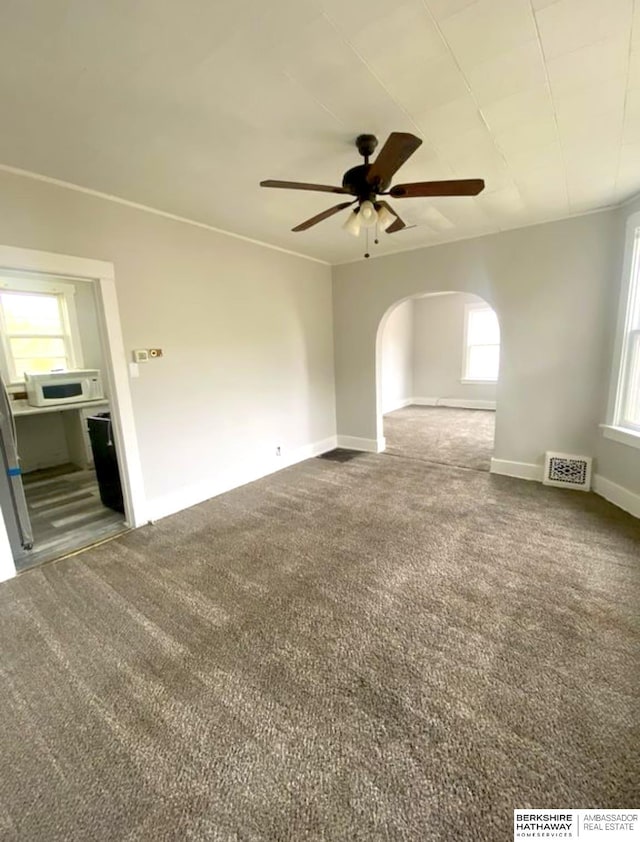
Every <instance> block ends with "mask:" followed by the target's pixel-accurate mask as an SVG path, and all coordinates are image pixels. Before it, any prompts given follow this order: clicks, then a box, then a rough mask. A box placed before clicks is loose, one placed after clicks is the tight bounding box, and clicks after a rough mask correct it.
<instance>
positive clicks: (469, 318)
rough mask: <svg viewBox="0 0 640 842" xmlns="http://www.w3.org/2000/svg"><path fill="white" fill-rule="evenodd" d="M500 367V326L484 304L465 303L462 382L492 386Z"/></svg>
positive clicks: (493, 314) (491, 311)
mask: <svg viewBox="0 0 640 842" xmlns="http://www.w3.org/2000/svg"><path fill="white" fill-rule="evenodd" d="M499 366H500V326H499V325H498V317H497V316H496V314H495V312H494V310H492V309H491V307H489V305H488V304H468V305H467V307H466V313H465V331H464V355H463V367H462V381H463V382H470V383H495V381H496V380H497V379H498V368H499Z"/></svg>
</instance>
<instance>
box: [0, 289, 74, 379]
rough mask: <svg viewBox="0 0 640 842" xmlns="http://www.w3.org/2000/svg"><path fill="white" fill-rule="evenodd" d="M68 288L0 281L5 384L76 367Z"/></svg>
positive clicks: (72, 315) (71, 304)
mask: <svg viewBox="0 0 640 842" xmlns="http://www.w3.org/2000/svg"><path fill="white" fill-rule="evenodd" d="M74 291H75V290H74V287H73V286H72V285H71V284H62V283H58V282H57V281H44V280H41V279H39V280H35V279H25V278H0V332H1V334H2V352H3V353H2V357H3V359H2V360H1V362H2V369H3V372H2V373H3V377H4V379H5V382H7V383H21V382H23V381H24V372H25V371H52V370H53V369H65V368H76V367H78V366H81V365H82V360H81V358H80V348H79V342H78V330H77V326H76V316H75V308H74V301H73V293H74Z"/></svg>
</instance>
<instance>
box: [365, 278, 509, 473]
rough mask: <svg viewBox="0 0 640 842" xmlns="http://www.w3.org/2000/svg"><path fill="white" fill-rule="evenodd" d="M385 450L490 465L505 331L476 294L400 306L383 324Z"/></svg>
mask: <svg viewBox="0 0 640 842" xmlns="http://www.w3.org/2000/svg"><path fill="white" fill-rule="evenodd" d="M380 331H381V335H380V339H379V341H380V345H381V348H380V354H381V366H382V372H381V390H382V412H383V415H384V437H385V453H389V454H392V455H399V456H405V457H412V458H414V459H422V460H424V461H426V462H438V463H441V464H444V465H455V466H458V467H467V468H472V469H475V470H479V471H488V470H490V468H491V456H492V454H493V439H494V435H495V411H496V390H497V383H498V374H499V369H500V326H499V324H498V318H497V316H496V313H495V311H494V310H493V309H492V308H491V307H490V306H489V304H487V302H486V301H483V300H482V299H481V298H479V297H478V296H476V295H464V294H462V293H456V292H450V293H436V294H433V295H426V296H422V297H419V298H409V299H407V300H406V301H404V302H402V303H401V304H398V305H397V306H396V307H395V308H394V309H393V310H392V311H391V312H390V313H389V314H388V317H387V318H386V319H385V320H384V321H383V322H382V324H381V326H380Z"/></svg>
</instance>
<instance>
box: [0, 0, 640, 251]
mask: <svg viewBox="0 0 640 842" xmlns="http://www.w3.org/2000/svg"><path fill="white" fill-rule="evenodd" d="M0 115H1V117H0V119H1V121H2V129H1V131H0V163H2V164H5V165H9V166H13V167H19V168H22V169H27V170H31V171H33V172H37V173H41V174H43V175H47V176H50V177H54V178H58V179H63V180H65V181H69V182H73V183H75V184H79V185H82V186H85V187H89V188H93V189H95V190H99V191H104V192H106V193H111V194H114V195H117V196H120V197H123V198H126V199H129V200H131V201H134V202H139V203H142V204H146V205H149V206H152V207H154V208H158V209H161V210H164V211H168V212H171V213H174V214H177V215H180V216H184V217H188V218H190V219H193V220H196V221H199V222H204V223H207V224H209V225H212V226H216V227H218V228H222V229H225V230H228V231H232V232H235V233H238V234H243V235H246V236H248V237H252V238H255V239H258V240H262V241H265V242H268V243H272V244H274V245H278V246H281V247H284V248H288V249H292V250H294V251H298V252H301V253H304V254H308V255H310V256H314V257H319V258H321V259H324V260H327V261H330V262H341V261H346V260H353V259H357V258H358V257H360V256H361V255H362V253H363V250H364V249H363V245H364V240H363V238H362V237H361V238H360V239H355V238H353V237H351V236H350V235H348V234H347V233H345V232H344V231H342V230H341V224H342V222H343V221H344V218H345V215H346V213H347V211H343V212H342V213H341V214H339V215H337V216H335V217H332V218H331V219H329V220H326V221H325V222H322V223H320V224H319V225H317V226H316V227H315V228H312V229H310V230H308V231H305V232H301V233H295V234H294V233H292V232H291V231H290V229H291V228H292V227H293V226H294V225H296V224H297V223H299V222H301V221H302V220H304V219H306V218H307V217H310V216H313V215H314V214H316V213H319V212H320V211H321V210H323V209H324V208H327V207H329V206H331V205H333V204H336V203H337V201H339V200H340V198H341V197H338V196H332V195H331V194H322V193H302V192H292V191H285V190H267V189H264V188H260V187H259V186H258V182H259V181H260V180H262V179H265V178H274V179H287V180H301V181H316V182H322V183H328V184H340V182H341V178H342V173H343V172H344V171H345V170H346V169H348V168H349V167H351V166H354V165H356V164H357V163H360V162H361V160H362V159H361V158H360V157H359V156H358V153H357V151H356V149H355V147H354V146H353V145H352V144H353V140H354V138H355V136H356V135H357V134H360V133H363V132H366V133H374V134H376V135H377V136H378V137H379V138H380V140H381V141H384V139H385V138H386V137H387V135H388V134H389V133H390V132H391V131H409V132H413V133H415V134H418V135H419V136H420V137H421V138H423V141H424V143H423V145H422V146H421V147H420V149H419V150H418V151H417V152H416V153H415V155H414V156H413V157H412V158H411V160H410V161H409V162H408V163H407V164H406V165H405V166H404V167H403V168H402V169H401V170H400V172H399V173H398V175H397V176H396V179H395V181H396V182H397V183H401V182H407V181H418V180H419V181H423V180H427V179H448V178H470V177H473V178H476V177H480V178H484V179H485V181H486V189H485V191H484V192H483V193H481V194H480V195H479V196H478V197H477V198H441V199H405V200H402V199H400V200H393V204H394V206H395V208H396V210H398V212H400V213H401V215H402V216H403V217H404V219H405V221H406V222H407V223H408V224H415V225H416V226H417V227H415V228H411V229H409V230H406V231H401V232H399V233H396V234H393V235H383V238H382V242H381V244H380V245H379V246H377V247H375V249H376V253H384V252H391V251H396V250H403V249H407V248H415V247H417V246H420V245H428V244H433V243H437V242H443V241H446V240H451V239H459V238H461V237H466V236H476V235H479V234H484V233H488V232H492V231H498V230H501V229H504V228H510V227H514V226H519V225H526V224H529V223H533V222H537V221H542V220H547V219H554V218H558V217H564V216H568V215H571V214H575V213H581V212H583V211H587V210H591V209H595V208H598V207H604V206H608V205H611V204H614V203H617V202H619V201H622V200H624V199H625V198H627V197H628V196H630V195H633V194H634V193H636V192H638V191H639V190H640V0H635V2H634V0H404V2H403V1H402V0H400V2H396V0H391V2H390V0H366V2H365V0H269V2H259V0H233V2H221V0H218V2H215V1H213V0H180V2H176V0H110V2H108V3H105V2H101V0H66V1H65V0H4V2H3V3H2V8H1V20H0Z"/></svg>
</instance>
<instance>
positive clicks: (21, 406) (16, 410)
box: [11, 398, 109, 418]
mask: <svg viewBox="0 0 640 842" xmlns="http://www.w3.org/2000/svg"><path fill="white" fill-rule="evenodd" d="M108 405H109V401H108V400H107V399H106V398H99V399H98V400H97V401H80V402H78V403H62V404H60V403H59V404H49V405H48V406H31V405H30V404H29V403H28V401H26V400H25V399H24V398H23V399H22V400H18V401H11V411H12V412H13V415H14V417H15V418H19V417H20V416H21V415H43V414H44V413H46V412H67V411H68V410H70V409H87V408H89V407H95V408H96V409H98V408H99V407H104V406H108Z"/></svg>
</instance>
